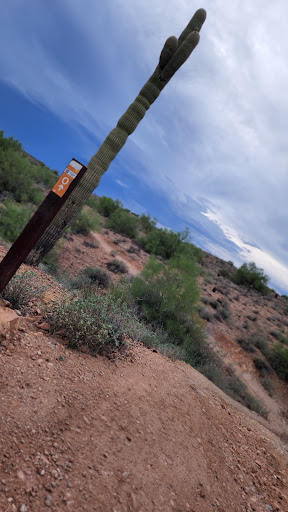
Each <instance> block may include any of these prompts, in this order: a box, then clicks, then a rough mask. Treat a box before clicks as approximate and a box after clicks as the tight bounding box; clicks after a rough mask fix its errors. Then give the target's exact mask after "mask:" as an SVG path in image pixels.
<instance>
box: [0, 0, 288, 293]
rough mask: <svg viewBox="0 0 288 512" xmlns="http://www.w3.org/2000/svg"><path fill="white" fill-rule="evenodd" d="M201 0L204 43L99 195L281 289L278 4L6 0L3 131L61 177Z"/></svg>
mask: <svg viewBox="0 0 288 512" xmlns="http://www.w3.org/2000/svg"><path fill="white" fill-rule="evenodd" d="M200 7H203V8H204V9H206V11H207V19H206V22H205V24H204V25H203V28H202V30H201V33H200V43H199V45H198V46H197V47H196V49H195V50H194V52H193V53H192V55H191V56H190V58H189V59H188V60H187V62H186V63H185V64H184V65H183V66H182V67H181V68H180V70H178V72H177V73H176V74H175V75H174V77H173V78H172V79H171V81H170V82H169V83H168V84H167V86H166V87H165V88H164V90H163V91H162V92H161V94H160V96H159V98H158V99H157V100H156V101H155V103H154V104H153V105H152V106H151V108H150V109H149V111H148V112H147V114H146V116H145V118H144V119H143V120H142V121H141V123H140V124H139V126H138V127H137V129H136V131H135V132H134V133H133V134H132V135H131V136H130V137H129V139H128V141H127V143H126V145H125V147H124V148H123V149H122V150H121V152H120V153H119V154H118V156H117V157H116V159H115V160H114V161H113V162H112V164H111V166H110V168H109V170H108V171H107V172H106V173H105V174H104V176H103V177H102V180H101V183H100V186H99V187H98V188H97V190H96V191H95V193H97V195H107V196H110V197H113V198H115V199H116V198H119V199H120V200H121V201H122V203H123V204H124V206H125V207H127V208H129V209H131V210H132V211H134V212H136V213H138V214H141V213H146V214H147V213H150V214H151V216H152V217H156V218H157V220H158V222H159V224H160V225H162V226H165V227H167V228H171V229H173V230H174V231H183V230H184V229H185V227H186V226H187V227H188V228H189V229H190V234H191V241H192V242H193V243H194V244H195V245H197V246H198V247H201V248H202V249H203V250H205V251H207V252H209V253H212V254H214V255H216V256H218V257H220V258H222V259H224V260H226V261H228V260H230V261H233V262H234V264H235V265H236V266H240V265H241V264H242V263H244V262H250V261H254V262H255V263H256V265H257V266H258V267H260V268H262V269H264V271H265V273H266V274H267V275H268V276H269V277H270V281H269V285H270V286H271V287H273V288H274V289H275V290H277V291H278V292H279V293H283V294H288V259H287V249H288V240H287V225H288V172H287V168H288V144H287V133H288V94H287V91H288V66H287V56H288V33H287V18H288V4H287V2H286V1H285V0H278V2H277V6H276V4H274V3H273V2H271V1H268V0H254V1H253V2H251V1H250V0H241V1H240V0H234V1H233V2H229V3H228V2H227V1H224V0H213V1H212V0H206V1H203V3H201V4H199V3H198V2H194V0H192V1H191V0H138V1H137V2H135V0H105V2H103V1H101V0H49V2H47V1H45V0H25V2H23V0H9V2H1V3H0V48H1V49H0V129H3V130H4V134H5V136H10V135H12V136H13V137H15V138H16V139H19V140H20V141H21V142H22V143H23V146H24V148H25V150H26V151H28V152H29V153H31V154H32V155H33V156H35V157H36V158H38V159H40V160H41V161H44V162H45V163H46V165H48V166H49V167H51V168H52V169H57V170H58V171H59V173H61V172H62V171H63V170H64V168H65V167H66V165H67V163H68V162H69V161H70V160H71V159H72V158H73V157H75V158H77V159H78V160H80V161H81V162H82V163H83V164H87V163H88V162H89V160H90V158H91V157H92V155H93V154H94V153H96V151H97V149H98V148H99V146H100V145H101V143H102V142H103V140H104V139H105V137H106V136H107V135H108V133H109V132H110V130H111V129H113V128H114V127H115V125H116V124H117V121H118V119H119V117H120V116H121V115H122V114H123V113H124V112H125V110H126V109H127V107H128V106H129V104H130V103H131V102H132V101H133V100H134V99H135V97H136V96H137V94H138V92H139V91H140V89H141V88H142V86H143V85H144V83H145V82H146V81H147V79H148V78H149V76H150V75H151V74H152V72H153V71H154V69H155V67H156V66H157V64H158V60H159V55H160V53H161V50H162V47H163V44H164V42H165V40H166V39H167V37H169V36H171V35H176V36H177V37H178V36H179V35H180V33H181V32H182V30H183V29H184V27H185V26H186V25H187V23H188V21H189V20H190V18H191V17H192V16H193V14H194V12H195V11H196V10H197V9H198V8H200Z"/></svg>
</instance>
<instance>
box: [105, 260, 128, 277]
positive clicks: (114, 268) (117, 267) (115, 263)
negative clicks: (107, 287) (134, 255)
mask: <svg viewBox="0 0 288 512" xmlns="http://www.w3.org/2000/svg"><path fill="white" fill-rule="evenodd" d="M107 267H108V269H109V270H110V272H114V274H127V272H128V268H127V265H126V263H124V261H121V260H118V259H115V260H111V261H108V263H107Z"/></svg>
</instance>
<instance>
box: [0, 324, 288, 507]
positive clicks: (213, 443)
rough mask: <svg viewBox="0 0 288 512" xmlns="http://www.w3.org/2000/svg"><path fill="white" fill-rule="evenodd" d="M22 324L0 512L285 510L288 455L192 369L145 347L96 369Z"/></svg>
mask: <svg viewBox="0 0 288 512" xmlns="http://www.w3.org/2000/svg"><path fill="white" fill-rule="evenodd" d="M23 322H24V323H22V329H23V331H22V333H21V336H20V337H19V339H18V341H16V342H15V343H14V345H13V344H11V345H10V346H9V348H8V349H7V348H5V349H3V350H2V351H1V352H0V365H1V373H0V375H1V377H0V385H1V391H2V393H1V395H2V396H1V415H0V417H1V420H0V424H1V427H0V428H1V439H0V446H1V448H0V450H1V466H0V473H1V475H0V485H1V487H2V489H1V491H2V492H1V497H0V510H1V511H3V512H4V511H5V512H16V511H18V510H20V511H22V512H23V511H27V512H32V511H33V512H40V511H42V510H43V511H45V510H49V509H50V510H54V511H55V512H56V511H57V512H64V511H68V510H73V511H76V510H77V511H80V510H87V511H93V510H95V511H98V512H100V511H103V512H104V511H105V512H107V511H111V512H113V511H114V512H116V511H117V512H126V511H138V512H140V511H142V512H146V511H147V512H151V511H160V510H162V511H165V512H169V511H171V512H172V511H178V512H180V511H194V512H196V511H201V512H206V511H207V512H208V511H209V512H210V511H211V512H212V511H215V510H217V511H219V512H220V511H222V512H227V511H228V510H229V511H231V512H234V511H235V512H236V511H237V512H238V511H239V512H240V511H241V512H242V511H243V512H244V511H245V512H246V511H252V510H254V511H257V512H267V510H268V511H269V510H271V511H275V510H280V511H283V512H284V511H287V510H288V499H287V496H286V495H285V490H284V489H285V486H286V483H287V477H288V474H287V461H288V457H287V451H286V450H285V447H284V445H282V443H281V441H280V440H279V439H278V438H277V437H276V436H275V435H274V434H272V433H271V432H270V431H269V430H267V429H266V428H265V427H264V426H263V425H261V424H260V423H258V421H257V418H258V416H257V415H256V414H254V415H253V414H252V413H248V412H247V411H246V409H245V408H244V407H241V406H239V405H238V404H236V403H235V402H233V401H232V400H231V399H229V398H227V397H226V396H225V395H224V394H223V393H221V391H219V390H218V388H216V387H215V386H214V385H213V384H211V383H210V382H209V381H208V380H207V379H205V377H203V376H202V375H200V374H199V373H198V372H197V371H195V370H194V369H193V368H191V367H190V366H188V365H186V364H184V363H179V362H172V361H170V360H168V359H165V358H163V357H162V356H160V355H158V354H157V353H154V352H151V351H149V350H147V349H145V348H143V347H141V346H135V347H134V348H133V351H132V354H133V355H132V358H131V360H129V361H128V360H123V361H120V360H119V361H116V362H112V361H108V360H106V359H103V358H101V357H98V358H93V357H91V356H89V355H85V354H81V353H78V352H74V351H70V350H68V349H67V348H65V347H64V346H63V345H62V344H61V343H60V342H59V340H57V339H55V338H52V337H49V336H46V335H43V332H42V331H41V332H40V331H39V332H37V328H36V327H35V324H34V323H30V322H29V321H28V320H25V321H23ZM33 329H34V331H35V330H36V332H33ZM132 359H133V360H132ZM286 488H287V487H286Z"/></svg>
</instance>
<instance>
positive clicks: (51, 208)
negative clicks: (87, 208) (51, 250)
mask: <svg viewBox="0 0 288 512" xmlns="http://www.w3.org/2000/svg"><path fill="white" fill-rule="evenodd" d="M86 171H87V167H85V166H84V165H83V164H81V163H80V162H78V161H77V160H76V159H75V158H73V160H71V162H70V163H69V165H67V167H66V169H65V171H64V172H63V174H62V175H61V176H60V178H59V179H58V181H57V183H56V184H55V185H54V187H53V188H52V190H51V191H50V192H49V194H48V195H47V196H46V197H45V199H44V201H43V202H42V203H41V205H40V206H39V208H38V210H37V211H36V212H35V213H34V215H33V217H32V218H31V219H30V221H29V222H28V224H27V226H26V227H25V228H24V229H23V231H22V233H21V234H20V235H19V236H18V238H17V240H16V241H15V242H14V244H13V245H12V247H11V248H10V249H9V251H8V252H7V254H6V256H5V257H4V258H3V260H2V261H1V263H0V293H1V292H2V291H3V290H4V288H5V286H6V285H7V284H8V283H9V281H10V279H11V278H12V277H13V276H14V274H15V272H16V271H17V270H18V268H19V267H20V265H21V264H22V263H23V262H24V260H25V258H26V257H27V256H28V254H29V253H30V251H31V250H32V249H33V248H34V247H35V245H36V244H37V242H38V241H39V240H40V238H41V236H42V235H43V234H44V232H45V230H46V229H47V227H48V226H49V225H50V224H51V222H52V220H53V219H54V217H55V216H56V214H57V213H58V212H59V210H60V209H61V208H62V206H63V204H64V203H65V202H66V201H67V199H68V197H69V196H70V194H71V192H72V191H73V190H74V188H75V187H76V186H77V185H78V183H79V182H80V180H81V178H82V177H83V176H84V174H85V172H86Z"/></svg>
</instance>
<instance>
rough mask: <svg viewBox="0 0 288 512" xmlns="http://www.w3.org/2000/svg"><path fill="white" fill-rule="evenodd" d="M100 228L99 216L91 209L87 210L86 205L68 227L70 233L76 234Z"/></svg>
mask: <svg viewBox="0 0 288 512" xmlns="http://www.w3.org/2000/svg"><path fill="white" fill-rule="evenodd" d="M100 230H101V218H100V217H99V215H98V214H97V213H96V212H94V211H93V210H90V209H89V210H88V209H87V207H84V208H83V209H82V210H81V212H80V213H79V214H78V216H77V218H76V219H75V221H74V222H73V223H72V224H71V226H70V228H69V231H70V233H76V234H78V235H89V233H90V231H100Z"/></svg>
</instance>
